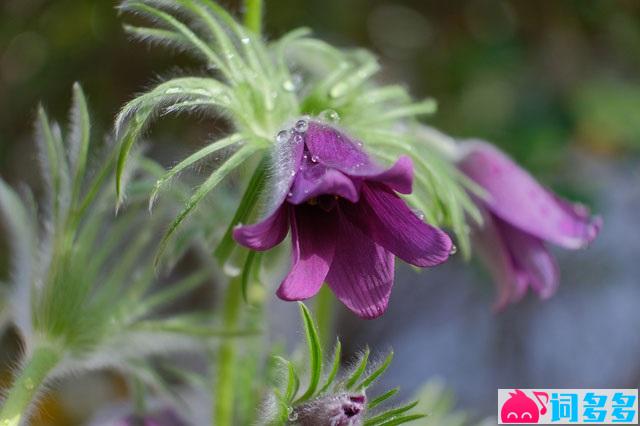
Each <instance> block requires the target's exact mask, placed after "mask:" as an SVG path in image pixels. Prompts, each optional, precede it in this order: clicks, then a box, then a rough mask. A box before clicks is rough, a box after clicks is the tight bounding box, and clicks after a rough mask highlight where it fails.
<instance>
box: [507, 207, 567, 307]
mask: <svg viewBox="0 0 640 426" xmlns="http://www.w3.org/2000/svg"><path fill="white" fill-rule="evenodd" d="M498 221H499V219H498ZM499 226H500V228H501V231H502V235H503V236H504V239H505V242H506V244H507V246H508V248H509V252H510V253H511V257H512V259H513V262H514V264H515V265H516V268H517V269H518V270H520V271H521V273H522V274H524V276H525V277H526V279H527V281H528V283H529V284H530V285H531V287H533V289H534V290H535V291H536V292H537V293H538V294H539V295H540V298H542V299H548V298H549V297H551V296H553V294H554V293H555V292H556V290H557V289H558V284H559V282H560V274H559V272H558V264H557V263H556V260H555V259H554V257H553V256H552V255H551V253H549V250H548V249H547V248H546V247H545V246H544V243H543V242H542V241H541V240H540V239H539V238H536V237H534V236H532V235H529V234H527V233H525V232H522V231H521V230H519V229H517V228H514V227H513V226H511V225H509V224H508V223H504V222H503V223H502V224H500V225H499Z"/></svg>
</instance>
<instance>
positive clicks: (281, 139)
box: [276, 130, 291, 143]
mask: <svg viewBox="0 0 640 426" xmlns="http://www.w3.org/2000/svg"><path fill="white" fill-rule="evenodd" d="M290 138H291V131H290V130H280V131H279V132H278V134H277V135H276V142H278V143H285V142H287V141H288V140H289V139H290Z"/></svg>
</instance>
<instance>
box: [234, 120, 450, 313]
mask: <svg viewBox="0 0 640 426" xmlns="http://www.w3.org/2000/svg"><path fill="white" fill-rule="evenodd" d="M300 124H301V123H300V122H298V123H296V126H295V127H294V129H292V130H291V131H286V132H285V133H284V135H285V136H287V135H288V136H289V137H288V140H286V139H287V138H286V137H280V139H281V140H280V141H279V142H278V148H277V149H278V150H283V149H286V147H287V146H289V149H290V150H291V152H289V153H284V152H279V153H278V154H277V155H276V158H281V159H285V160H283V161H282V164H281V166H282V167H283V168H284V171H275V172H274V174H273V175H274V176H281V177H282V178H283V179H285V182H286V184H287V187H286V195H284V196H283V195H282V194H283V193H284V190H283V188H281V187H278V188H275V189H274V192H275V196H274V197H275V198H274V199H276V200H278V203H277V205H275V206H271V207H270V209H269V210H268V211H270V213H269V214H268V215H267V217H266V218H264V219H263V220H261V221H259V222H258V223H256V224H253V225H240V226H237V227H236V228H235V230H234V234H233V235H234V238H235V239H236V241H237V242H238V243H239V244H241V245H244V246H245V247H248V248H251V249H253V250H268V249H270V248H272V247H274V246H275V245H277V244H278V243H280V242H281V241H282V240H283V239H284V237H285V236H286V234H287V232H288V231H289V229H291V245H292V253H291V254H292V256H291V268H290V270H289V272H288V274H287V276H286V277H285V278H284V280H283V281H282V283H281V285H280V287H279V288H278V291H277V295H278V297H280V298H281V299H284V300H304V299H307V298H309V297H312V296H314V295H315V294H316V293H317V292H318V291H319V290H320V288H321V287H322V284H323V283H327V284H328V286H329V287H330V288H331V290H332V291H333V292H334V294H335V295H336V297H337V298H338V299H339V300H340V301H341V302H342V303H344V304H345V306H347V307H348V308H349V309H350V310H351V311H353V312H354V313H355V314H356V315H358V316H359V317H361V318H366V319H371V318H376V317H378V316H380V315H382V314H383V313H384V312H385V310H386V309H387V306H388V304H389V297H390V295H391V288H392V287H393V279H394V260H395V256H398V257H400V258H401V259H402V260H404V261H406V262H408V263H411V264H413V265H416V266H422V267H426V266H435V265H437V264H439V263H442V262H443V261H445V260H446V259H447V258H448V257H449V255H450V253H451V249H452V247H453V245H452V242H451V239H450V238H449V236H448V235H447V234H445V233H444V232H442V231H441V230H440V229H438V228H435V227H433V226H430V225H428V224H426V223H424V222H423V221H422V220H421V219H419V218H418V217H417V216H416V215H415V213H414V212H413V211H412V210H411V209H410V208H409V207H408V206H407V205H406V203H405V202H404V201H403V200H402V199H401V198H400V197H399V196H398V195H397V194H396V193H404V194H409V193H411V188H412V183H413V164H412V162H411V159H410V158H408V157H400V158H399V159H398V161H397V162H396V163H395V164H394V165H393V166H391V167H390V168H387V169H385V168H383V167H381V166H380V165H379V164H378V163H376V162H375V161H373V159H371V158H370V157H369V155H367V153H366V152H365V151H364V150H363V149H362V144H361V143H359V142H357V141H354V140H352V139H350V138H349V137H348V136H346V135H345V134H344V133H343V132H341V131H340V130H338V129H336V128H334V127H332V126H330V125H328V124H326V123H322V122H317V121H308V122H306V123H302V124H301V125H300ZM295 129H298V130H297V131H296V130H295ZM301 129H304V130H301ZM281 136H282V133H281ZM287 144H288V145H287ZM275 167H276V168H277V167H279V165H278V164H276V165H275ZM280 183H281V182H280ZM280 183H278V185H280Z"/></svg>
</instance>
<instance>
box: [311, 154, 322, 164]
mask: <svg viewBox="0 0 640 426" xmlns="http://www.w3.org/2000/svg"><path fill="white" fill-rule="evenodd" d="M318 160H320V157H318V156H317V155H312V156H311V162H313V163H317V162H318Z"/></svg>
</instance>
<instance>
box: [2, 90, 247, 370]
mask: <svg viewBox="0 0 640 426" xmlns="http://www.w3.org/2000/svg"><path fill="white" fill-rule="evenodd" d="M36 130H37V136H38V146H39V154H40V160H41V165H42V172H43V175H44V182H45V183H46V184H47V189H46V196H45V201H44V203H43V204H44V205H42V206H40V208H38V206H37V204H36V203H35V202H34V200H33V198H32V197H30V196H29V194H28V193H26V194H25V195H24V196H23V197H21V196H19V195H18V194H17V193H16V192H15V191H14V190H13V189H12V188H11V187H9V186H8V185H7V184H6V183H5V182H4V181H2V180H0V215H1V216H2V218H3V221H4V225H6V229H7V230H8V231H9V233H8V236H9V243H10V244H11V245H12V247H11V248H12V265H11V269H12V274H11V279H10V282H9V283H7V284H6V285H5V286H3V293H2V295H3V300H2V303H1V306H2V311H1V316H2V317H3V318H5V319H6V323H8V324H12V325H14V326H15V327H16V328H17V330H18V331H19V333H20V335H21V337H22V339H23V342H24V347H25V356H26V358H28V357H29V356H30V355H31V354H32V353H33V352H34V351H35V350H37V349H38V348H41V347H46V348H48V350H50V351H53V352H54V353H56V354H57V356H58V358H59V359H60V360H59V362H58V363H57V365H56V367H55V369H54V370H53V371H52V372H51V375H52V376H56V375H59V374H64V373H65V372H68V371H70V370H82V369H91V368H102V367H114V368H120V369H124V370H126V371H128V372H129V373H131V372H135V371H139V370H140V369H139V366H140V364H139V361H140V360H142V359H144V358H146V357H148V356H151V355H166V354H169V353H172V352H180V351H193V350H196V349H198V348H201V347H202V343H203V341H206V339H207V338H212V337H225V336H229V335H231V336H237V335H238V334H246V332H240V331H237V330H225V331H216V329H215V328H214V327H212V324H213V323H212V317H211V315H210V314H209V313H204V312H203V313H200V312H191V313H187V314H182V315H177V316H172V317H169V318H163V317H162V316H158V314H157V313H158V311H159V309H160V308H164V307H166V306H167V305H169V304H171V303H172V302H174V301H175V300H177V299H179V298H180V297H181V296H183V295H186V294H187V293H189V292H191V291H193V290H194V289H196V288H197V287H198V286H200V285H201V284H203V283H205V282H206V281H207V280H209V279H211V276H212V271H210V270H207V269H196V270H195V271H194V272H193V273H191V274H189V275H188V276H185V277H183V278H181V279H175V280H173V282H171V283H167V284H168V285H165V286H160V285H159V280H158V278H157V276H156V274H155V270H154V267H153V263H152V256H150V255H149V252H150V251H151V247H152V245H153V243H154V240H155V239H156V236H157V234H158V230H159V229H160V228H161V227H163V226H164V224H165V223H166V218H167V214H163V215H158V216H157V217H154V218H151V219H150V218H149V217H148V216H147V214H146V211H145V209H144V208H137V209H129V210H128V211H126V212H124V214H122V215H120V216H119V217H118V218H117V219H114V218H113V198H114V196H115V193H114V191H113V188H112V185H109V184H108V182H109V178H110V177H112V176H113V169H114V162H115V158H116V156H115V154H116V151H115V150H113V149H110V150H109V151H108V152H109V153H108V154H107V155H106V156H104V158H105V160H104V161H101V162H100V164H99V167H98V170H97V172H96V173H93V174H91V173H88V172H87V170H88V169H89V168H88V167H87V163H88V158H89V145H90V143H89V142H90V130H89V114H88V110H87V105H86V102H85V98H84V95H83V92H82V90H81V88H80V86H78V85H76V86H74V89H73V106H72V110H71V125H70V128H69V130H68V132H66V135H63V133H62V131H61V129H60V127H59V126H58V125H57V123H54V122H51V121H50V120H49V118H48V117H47V114H46V112H45V110H44V109H43V108H40V109H39V112H38V120H37V123H36ZM131 164H132V166H135V167H134V168H135V169H137V170H145V169H147V173H148V172H149V171H150V169H153V168H154V166H153V163H149V162H148V161H147V160H141V159H140V158H139V156H137V157H136V158H135V159H134V160H132V162H131ZM147 181H148V180H147ZM152 185H153V184H152V183H151V184H145V183H144V179H143V180H140V181H136V182H135V183H134V184H133V185H132V186H133V187H136V186H138V189H137V191H140V190H144V191H145V192H147V191H148V190H150V189H151V187H152ZM134 192H135V191H134ZM137 204H138V205H139V204H140V203H137ZM134 205H135V204H134ZM172 249H173V247H172ZM172 251H173V250H172ZM4 298H6V299H4ZM203 339H205V340H203Z"/></svg>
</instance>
